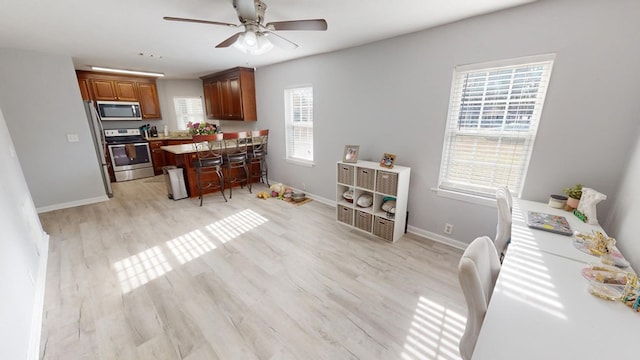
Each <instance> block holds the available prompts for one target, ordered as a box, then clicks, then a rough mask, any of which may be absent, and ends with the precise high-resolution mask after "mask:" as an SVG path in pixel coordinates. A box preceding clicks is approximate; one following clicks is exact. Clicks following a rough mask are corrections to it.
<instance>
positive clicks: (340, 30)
mask: <svg viewBox="0 0 640 360" xmlns="http://www.w3.org/2000/svg"><path fill="white" fill-rule="evenodd" d="M263 1H264V2H265V3H266V4H267V6H268V8H267V12H266V15H265V22H272V21H283V20H299V19H314V18H324V19H326V20H327V23H328V30H327V31H325V32H322V31H314V32H311V31H307V32H303V31H287V32H284V31H283V32H279V33H278V34H279V35H282V36H284V37H286V38H287V39H289V40H291V41H293V42H295V43H297V44H298V45H299V47H298V48H297V49H295V50H283V49H279V48H275V49H274V50H272V51H271V52H269V53H267V54H263V55H247V54H243V53H241V52H239V51H238V50H236V49H235V48H233V47H230V48H226V49H216V48H215V45H216V44H218V43H220V42H221V41H222V40H224V39H226V38H228V37H229V36H231V35H233V34H234V33H236V32H238V31H239V29H238V28H230V27H224V26H215V25H205V24H193V23H179V22H172V21H165V20H163V19H162V17H163V16H174V17H185V18H196V19H202V20H211V21H220V22H227V23H234V24H237V23H239V22H238V18H237V15H236V12H235V10H234V8H233V5H232V0H182V1H176V0H103V1H100V2H97V1H89V0H55V1H51V0H49V1H46V0H0V9H2V11H0V48H16V49H25V50H34V51H40V52H47V53H54V54H63V55H68V56H71V57H72V58H73V61H74V64H75V67H76V69H83V70H85V69H87V70H88V65H98V66H105V67H118V68H126V69H133V70H147V71H157V72H162V73H165V74H166V78H172V79H188V78H197V77H198V76H200V75H204V74H208V73H211V72H215V71H219V70H223V69H227V68H230V67H234V66H249V67H259V66H263V65H268V64H273V63H277V62H282V61H286V60H291V59H295V58H300V57H304V56H309V55H313V54H319V53H325V52H330V51H335V50H339V49H344V48H348V47H353V46H358V45H362V44H366V43H370V42H374V41H377V40H382V39H387V38H390V37H394V36H397V35H401V34H406V33H411V32H415V31H419V30H423V29H426V28H430V27H434V26H438V25H442V24H445V23H449V22H453V21H457V20H460V19H463V18H468V17H471V16H475V15H479V14H485V13H489V12H492V11H497V10H501V9H505V8H509V7H514V6H519V5H523V4H527V3H530V2H533V1H536V0H315V1H312V0H263ZM141 53H142V54H143V55H139V54H141Z"/></svg>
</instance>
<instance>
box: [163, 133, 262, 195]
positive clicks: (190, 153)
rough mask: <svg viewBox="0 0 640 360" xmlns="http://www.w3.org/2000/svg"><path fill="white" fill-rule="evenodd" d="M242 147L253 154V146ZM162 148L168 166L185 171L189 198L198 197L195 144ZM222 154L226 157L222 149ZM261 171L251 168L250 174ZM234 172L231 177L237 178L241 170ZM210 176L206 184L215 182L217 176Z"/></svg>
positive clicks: (208, 191) (206, 191) (209, 190)
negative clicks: (236, 173) (236, 174)
mask: <svg viewBox="0 0 640 360" xmlns="http://www.w3.org/2000/svg"><path fill="white" fill-rule="evenodd" d="M225 134H227V133H225ZM229 141H232V140H229ZM249 142H250V139H249ZM242 146H246V147H247V153H250V152H251V149H252V146H251V144H243V145H242ZM160 148H161V149H162V150H164V151H165V155H166V156H165V161H166V165H174V166H177V167H179V168H182V169H184V182H185V185H186V187H187V193H188V194H189V197H198V187H197V185H196V169H195V166H194V162H195V161H197V160H198V156H197V155H196V149H195V147H194V145H193V143H187V144H178V145H165V146H161V147H160ZM220 152H221V153H222V154H223V156H224V154H225V150H224V149H220ZM259 170H260V169H259V168H258V167H257V166H256V167H255V169H252V168H249V172H253V171H259ZM233 171H234V173H232V174H231V175H232V176H235V172H239V171H241V170H240V169H233ZM208 176H211V179H208V178H206V177H205V178H204V179H203V181H204V182H207V181H209V180H215V176H216V175H215V174H209V175H208ZM225 176H226V174H225ZM258 181H260V180H259V179H257V180H256V181H255V182H258ZM236 186H238V185H236ZM217 191H219V190H217V189H206V190H204V191H203V192H202V193H203V194H209V193H214V192H217Z"/></svg>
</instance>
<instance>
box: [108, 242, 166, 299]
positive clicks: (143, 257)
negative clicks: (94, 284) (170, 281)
mask: <svg viewBox="0 0 640 360" xmlns="http://www.w3.org/2000/svg"><path fill="white" fill-rule="evenodd" d="M113 268H114V269H115V270H116V272H117V274H118V280H119V281H120V286H121V287H122V292H123V293H124V294H126V293H128V292H129V291H131V290H133V289H135V288H137V287H139V286H142V285H144V284H146V283H148V282H149V281H151V280H153V279H155V278H158V277H160V276H162V275H164V274H166V273H167V272H169V271H171V270H172V268H171V265H169V263H168V262H167V258H166V257H165V255H164V253H163V252H162V250H161V249H160V248H159V247H158V246H154V247H152V248H151V249H147V250H145V251H142V252H139V253H137V254H135V255H133V256H129V257H128V258H126V259H123V260H120V261H116V262H115V263H114V264H113Z"/></svg>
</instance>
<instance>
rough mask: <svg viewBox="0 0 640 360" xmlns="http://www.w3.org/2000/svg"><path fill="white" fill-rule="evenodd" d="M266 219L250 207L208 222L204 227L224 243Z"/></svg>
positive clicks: (264, 221)
mask: <svg viewBox="0 0 640 360" xmlns="http://www.w3.org/2000/svg"><path fill="white" fill-rule="evenodd" d="M267 221H269V220H268V219H267V218H265V217H264V216H262V215H260V214H258V213H256V212H255V211H253V210H251V209H246V210H242V211H240V212H239V213H236V214H233V215H231V216H228V217H226V218H224V219H222V220H219V221H216V222H214V223H212V224H209V225H207V226H206V229H207V230H208V231H209V232H210V233H211V234H212V235H213V236H215V237H216V238H217V239H218V240H220V242H222V243H226V242H228V241H230V240H233V239H235V238H236V237H238V236H240V235H242V234H243V233H245V232H247V231H250V230H252V229H255V228H256V227H258V226H260V225H262V224H264V223H266V222H267Z"/></svg>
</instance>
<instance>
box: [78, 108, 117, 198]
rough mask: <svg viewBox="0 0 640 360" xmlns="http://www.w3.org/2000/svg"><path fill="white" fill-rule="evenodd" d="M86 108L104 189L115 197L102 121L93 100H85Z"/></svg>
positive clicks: (110, 195)
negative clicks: (106, 154)
mask: <svg viewBox="0 0 640 360" xmlns="http://www.w3.org/2000/svg"><path fill="white" fill-rule="evenodd" d="M84 110H85V111H86V112H87V120H88V121H89V128H90V129H91V135H92V137H93V145H94V147H95V149H96V156H97V157H98V164H99V166H100V171H101V172H102V182H103V183H104V190H105V192H106V194H107V195H108V196H109V197H113V189H112V188H111V179H109V164H107V158H106V156H105V151H106V145H105V140H104V130H103V129H102V123H101V122H100V118H99V117H98V112H97V111H96V108H95V107H94V106H93V102H91V101H84Z"/></svg>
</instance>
